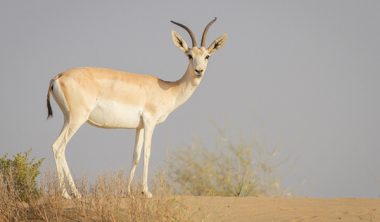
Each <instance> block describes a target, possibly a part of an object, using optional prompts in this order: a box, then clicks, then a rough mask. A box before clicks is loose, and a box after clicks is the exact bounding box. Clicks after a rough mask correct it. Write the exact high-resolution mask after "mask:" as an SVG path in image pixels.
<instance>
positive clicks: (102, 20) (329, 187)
mask: <svg viewBox="0 0 380 222" xmlns="http://www.w3.org/2000/svg"><path fill="white" fill-rule="evenodd" d="M379 12H380V2H379V1H370V0H368V1H343V0H341V1H336V0H332V1H331V0H328V1H327V0H325V1H238V0H236V1H183V2H180V1H151V2H148V1H90V0H87V1H72V0H71V1H48V0H34V1H17V0H12V1H4V0H1V1H0V68H1V74H0V104H1V105H0V114H1V115H0V123H1V124H0V132H1V134H0V154H1V155H2V154H4V153H9V154H11V155H12V154H15V153H17V152H22V151H26V150H27V149H29V148H33V155H34V156H37V157H45V158H46V160H45V163H44V167H45V168H51V169H55V168H54V167H55V166H54V159H53V153H52V150H51V144H52V143H53V142H54V140H55V138H56V137H57V135H58V133H59V131H60V129H61V126H62V122H63V120H62V115H61V111H60V110H59V108H58V106H57V105H56V103H55V102H53V103H52V104H53V111H54V114H55V116H54V118H53V119H51V120H49V121H47V120H46V115H47V110H46V92H47V88H48V83H49V81H50V79H51V78H52V77H53V76H54V75H56V74H57V73H59V72H62V71H64V70H66V69H68V68H71V67H77V66H96V67H109V68H114V69H120V70H125V71H131V72H137V73H149V74H153V75H155V76H158V77H160V78H162V79H165V80H176V79H178V78H179V77H180V76H181V75H182V74H183V72H184V71H185V69H186V67H187V59H186V57H185V56H184V55H183V54H182V52H180V50H179V49H178V48H176V47H175V46H174V45H173V43H172V40H171V36H170V32H171V30H173V29H174V30H176V31H178V32H179V33H181V35H182V36H183V37H184V38H185V39H186V40H187V42H188V44H190V42H191V41H190V39H189V36H188V35H187V33H186V32H185V31H184V30H182V29H181V28H179V27H177V26H175V25H173V24H171V23H170V22H169V21H170V20H175V21H178V22H182V23H184V24H186V25H188V26H189V27H190V28H192V29H193V31H194V32H195V33H196V36H197V37H198V42H200V39H199V38H200V37H201V33H202V31H203V28H204V26H205V25H206V24H207V22H209V21H210V19H212V18H213V17H215V16H216V17H218V20H217V22H216V23H215V24H214V25H213V26H212V27H211V29H210V31H209V34H208V40H207V44H209V43H211V41H213V40H214V39H215V38H217V37H218V36H220V35H222V34H223V33H228V37H229V38H228V41H227V43H226V45H225V46H224V48H222V49H221V50H220V51H218V52H217V53H216V54H215V55H214V56H213V57H211V58H210V62H209V66H208V70H207V71H206V75H205V77H204V79H203V81H202V83H201V85H200V87H199V88H198V90H197V91H196V92H195V93H194V95H193V96H192V98H190V100H189V101H188V102H187V103H186V104H184V105H183V106H182V107H180V108H179V109H178V110H176V111H175V112H174V113H172V114H171V115H170V116H169V118H168V119H167V120H166V122H164V123H163V124H161V125H160V126H158V127H157V128H156V131H155V135H154V139H153V146H152V156H151V166H152V167H151V172H150V178H152V176H153V175H154V171H155V170H156V169H158V168H160V167H162V166H164V161H165V159H166V156H167V154H168V153H170V152H172V151H173V150H175V149H176V148H177V147H179V146H182V145H184V144H190V143H191V142H192V141H194V139H195V138H201V139H202V140H203V141H205V143H209V144H213V141H214V140H215V139H216V131H217V130H216V128H215V126H214V125H215V124H216V125H218V126H219V127H221V128H225V129H227V131H228V132H231V134H232V135H239V134H243V135H244V136H245V137H246V138H247V139H249V137H251V136H252V135H255V137H256V139H257V140H258V141H260V142H261V143H263V144H266V146H267V147H268V149H271V148H273V147H274V146H276V147H278V150H279V158H280V159H288V161H287V162H286V163H285V164H283V165H282V166H280V168H279V169H278V170H279V171H278V174H279V175H280V176H281V178H282V184H283V186H284V187H285V188H288V189H289V190H290V191H291V192H293V193H294V194H296V195H300V196H313V197H379V196H380V171H379V169H380V161H379V159H380V158H379V157H380V146H379V144H380V143H379V137H380V134H379V132H380V116H379V113H380V99H379V95H380V87H379V84H380V73H379V71H380V62H379V61H380V43H379V41H380V24H379V23H380V13H379ZM133 143H134V131H133V130H104V129H98V128H94V127H92V126H89V125H85V126H83V127H82V128H81V129H80V130H79V131H78V133H77V134H76V135H75V136H74V138H73V139H72V141H71V142H70V143H69V145H68V147H67V149H66V158H67V160H68V162H69V166H70V168H71V171H72V173H73V175H75V176H76V177H81V176H89V177H95V176H96V175H99V174H101V173H103V172H110V171H116V170H120V169H125V170H126V172H128V171H129V168H130V164H131V159H132V150H133ZM140 167H141V166H140Z"/></svg>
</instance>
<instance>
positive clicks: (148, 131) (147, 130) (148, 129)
mask: <svg viewBox="0 0 380 222" xmlns="http://www.w3.org/2000/svg"><path fill="white" fill-rule="evenodd" d="M143 121H144V175H143V184H142V185H143V194H144V195H145V196H146V197H148V198H151V197H152V193H151V192H149V189H148V168H149V158H150V149H151V144H152V136H153V131H154V127H155V124H156V121H153V120H152V119H150V118H147V117H146V116H145V117H143Z"/></svg>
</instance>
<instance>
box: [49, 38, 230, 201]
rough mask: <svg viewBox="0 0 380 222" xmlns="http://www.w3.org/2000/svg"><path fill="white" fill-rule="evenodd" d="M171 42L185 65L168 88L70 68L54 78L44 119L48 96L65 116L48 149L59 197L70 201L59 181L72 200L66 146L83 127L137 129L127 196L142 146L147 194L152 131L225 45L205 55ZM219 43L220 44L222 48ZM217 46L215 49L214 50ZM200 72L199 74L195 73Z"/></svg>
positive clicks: (144, 79) (146, 78)
mask: <svg viewBox="0 0 380 222" xmlns="http://www.w3.org/2000/svg"><path fill="white" fill-rule="evenodd" d="M172 37H173V42H174V44H175V45H176V46H177V47H179V48H180V49H181V50H182V51H183V52H184V53H185V54H186V55H187V56H188V57H189V58H190V57H191V58H190V59H189V65H188V67H187V70H186V72H185V73H184V75H183V76H182V77H181V78H180V79H179V80H177V81H174V82H169V81H164V80H161V79H158V78H156V77H154V76H151V75H144V74H135V73H129V72H123V71H118V70H113V69H107V68H93V67H83V68H73V69H70V70H67V71H65V72H63V73H60V74H58V75H57V76H55V77H54V78H53V79H52V80H51V81H50V84H49V89H48V93H47V106H48V111H49V112H48V115H49V116H51V115H52V110H51V105H50V93H51V92H53V95H54V98H55V100H56V102H57V103H58V105H59V107H60V108H61V110H62V112H63V114H64V117H65V118H64V119H65V122H64V126H63V128H62V131H61V133H60V135H59V136H58V138H57V140H56V141H55V143H54V144H53V151H54V157H55V160H56V166H57V172H58V178H59V183H60V187H61V189H62V195H63V196H64V197H66V198H70V195H69V194H68V192H67V190H66V188H65V183H64V179H65V178H66V179H67V182H68V184H69V186H70V188H71V191H72V192H73V194H74V195H75V196H76V197H80V196H81V195H80V193H79V192H78V190H77V189H76V186H75V184H74V180H73V178H72V176H71V173H70V170H69V168H68V164H67V162H66V159H65V155H64V152H65V149H66V144H67V143H68V142H69V140H70V139H71V137H72V136H73V135H74V134H75V133H76V132H77V130H78V129H79V128H80V126H81V125H83V124H84V123H85V122H88V123H90V124H92V125H94V126H97V127H102V128H133V129H136V143H135V149H134V155H133V163H132V168H131V172H130V176H129V181H128V184H129V186H128V192H129V193H130V185H131V182H132V179H133V177H134V173H135V169H136V166H137V163H138V162H139V159H140V154H141V150H142V147H143V146H144V172H143V192H144V194H145V195H146V196H147V197H151V196H152V195H151V193H150V192H149V190H148V184H147V177H148V163H149V157H150V149H151V139H152V135H153V131H154V129H155V126H156V125H157V124H159V123H162V122H163V121H165V119H166V118H167V117H168V115H169V114H170V113H171V112H172V111H174V110H175V109H176V108H177V107H178V106H180V105H182V104H183V103H185V102H186V101H187V100H188V99H189V98H190V96H191V95H192V94H193V92H194V91H195V90H196V88H197V87H198V85H199V84H200V82H201V80H202V78H203V74H204V72H205V70H206V68H207V63H208V59H207V58H208V56H209V55H210V54H211V51H212V53H213V52H214V51H216V50H217V49H219V48H220V47H221V45H223V44H224V40H225V36H224V37H223V38H222V37H221V38H219V39H218V40H217V41H218V42H220V44H219V43H218V42H214V43H213V44H211V45H210V47H209V48H208V49H206V48H204V47H201V48H197V47H193V48H192V49H189V48H188V46H187V44H186V42H185V41H184V40H183V38H182V37H181V36H180V35H179V34H178V33H176V32H172ZM222 43H223V44H222ZM213 45H214V46H215V45H217V47H213ZM200 70H201V71H200Z"/></svg>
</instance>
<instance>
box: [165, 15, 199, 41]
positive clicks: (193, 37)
mask: <svg viewBox="0 0 380 222" xmlns="http://www.w3.org/2000/svg"><path fill="white" fill-rule="evenodd" d="M170 22H171V23H173V24H176V25H178V26H179V27H182V28H184V29H185V30H186V31H187V32H188V33H189V35H190V37H191V41H192V43H193V47H196V46H197V41H196V40H195V36H194V33H193V32H192V31H191V30H190V29H189V28H188V27H187V26H186V25H183V24H181V23H178V22H175V21H172V20H171V21H170Z"/></svg>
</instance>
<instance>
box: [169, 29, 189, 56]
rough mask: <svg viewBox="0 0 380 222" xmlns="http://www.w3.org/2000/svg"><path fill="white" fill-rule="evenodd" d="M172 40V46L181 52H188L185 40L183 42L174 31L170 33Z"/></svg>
mask: <svg viewBox="0 0 380 222" xmlns="http://www.w3.org/2000/svg"><path fill="white" fill-rule="evenodd" d="M172 39H173V43H174V45H176V46H177V47H178V48H179V49H181V51H182V52H187V50H189V47H188V46H187V43H186V42H185V40H183V38H182V37H181V36H180V35H179V34H178V33H177V32H176V31H172Z"/></svg>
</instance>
